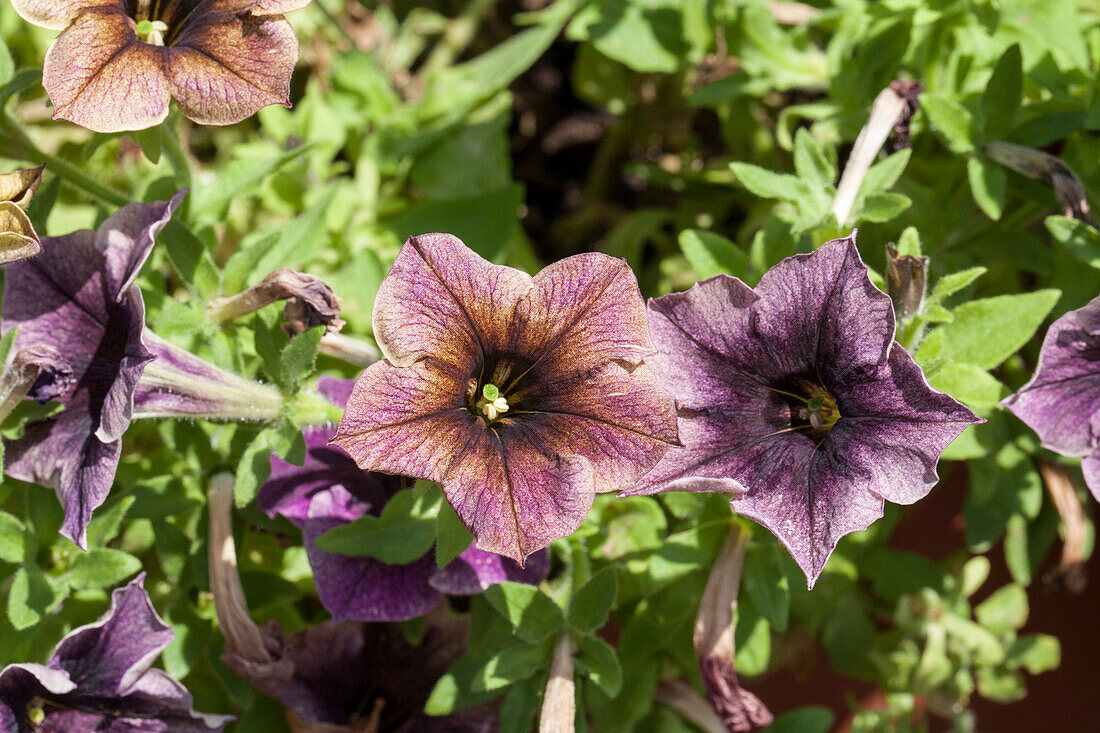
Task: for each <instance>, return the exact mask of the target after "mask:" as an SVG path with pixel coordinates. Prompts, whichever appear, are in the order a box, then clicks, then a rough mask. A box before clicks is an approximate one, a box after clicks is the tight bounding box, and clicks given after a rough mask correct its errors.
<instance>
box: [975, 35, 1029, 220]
mask: <svg viewBox="0 0 1100 733" xmlns="http://www.w3.org/2000/svg"><path fill="white" fill-rule="evenodd" d="M1023 94H1024V69H1023V57H1022V56H1021V54H1020V46H1019V44H1015V43H1014V44H1012V45H1011V46H1009V47H1008V48H1007V49H1006V50H1005V52H1004V54H1003V55H1002V56H1001V58H1000V60H998V61H997V65H996V66H995V67H993V75H992V76H991V77H990V78H989V82H988V83H987V84H986V86H985V91H983V92H982V113H983V115H982V116H983V117H984V118H985V137H986V139H987V140H996V139H998V138H1002V137H1004V136H1005V135H1007V134H1008V133H1009V131H1010V130H1012V128H1013V127H1015V125H1016V119H1017V118H1018V117H1019V114H1020V103H1021V100H1022V99H1023ZM994 218H995V217H994Z"/></svg>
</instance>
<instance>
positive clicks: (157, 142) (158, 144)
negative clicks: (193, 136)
mask: <svg viewBox="0 0 1100 733" xmlns="http://www.w3.org/2000/svg"><path fill="white" fill-rule="evenodd" d="M126 134H127V136H129V138H130V139H131V140H133V141H134V142H136V143H137V144H138V147H140V148H141V152H142V153H144V154H145V158H146V159H147V160H148V161H149V162H150V163H152V164H153V165H156V164H157V163H159V162H160V154H161V151H162V150H163V148H164V136H165V135H170V134H172V133H169V132H165V131H164V128H163V126H162V125H157V126H156V127H149V128H146V129H144V130H134V131H132V132H128V133H126Z"/></svg>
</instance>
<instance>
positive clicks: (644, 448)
mask: <svg viewBox="0 0 1100 733" xmlns="http://www.w3.org/2000/svg"><path fill="white" fill-rule="evenodd" d="M374 334H375V337H376V338H377V340H378V343H379V345H380V346H381V348H382V352H383V355H384V356H385V360H384V361H380V362H378V363H376V364H373V365H371V366H370V367H368V368H367V369H366V371H364V372H363V373H362V374H361V375H360V376H359V379H358V380H357V381H356V383H355V389H354V391H353V392H352V395H351V399H350V400H349V401H348V409H347V411H346V412H345V413H344V418H343V420H342V421H341V423H340V428H339V430H338V431H337V434H336V437H335V438H334V439H333V442H334V443H335V444H337V445H339V446H340V447H341V448H344V449H345V450H346V451H347V452H348V453H349V454H350V455H351V457H352V458H354V459H355V460H356V462H357V463H358V464H359V466H360V467H361V468H364V469H367V470H372V471H384V472H386V473H393V474H399V475H403V476H411V477H415V478H425V479H429V480H432V481H439V482H440V483H441V484H442V486H443V492H444V494H445V495H446V497H447V500H448V501H449V502H450V503H451V506H453V507H454V509H455V511H456V512H457V513H458V515H459V517H461V518H462V521H463V522H465V524H466V526H467V527H469V528H470V529H471V530H472V531H473V533H474V535H475V536H476V537H477V543H478V547H480V548H481V549H483V550H488V551H490V552H496V553H499V554H502V555H507V556H508V557H512V558H514V559H515V560H517V561H518V562H521V563H522V562H523V561H524V558H526V557H527V556H528V555H530V554H531V553H532V552H534V551H536V550H538V549H541V548H543V547H545V546H546V545H548V544H549V543H550V542H552V541H553V540H555V539H557V538H559V537H564V536H566V535H568V534H570V533H572V532H573V531H574V530H575V529H576V528H577V527H578V526H579V525H580V523H581V521H582V520H583V519H584V517H585V515H586V514H587V513H588V510H589V508H590V507H591V506H592V500H593V496H594V493H595V492H597V491H613V490H619V489H625V488H627V487H629V486H632V485H633V484H634V482H635V481H637V479H638V477H639V476H640V475H641V474H642V473H643V472H645V471H646V470H647V469H649V468H650V467H651V466H652V465H653V464H655V463H656V462H657V460H658V459H659V458H660V457H661V455H663V454H664V452H665V451H666V450H667V449H668V446H669V445H670V444H675V443H676V442H677V439H676V419H675V418H676V416H675V411H674V408H673V402H672V398H671V397H669V396H668V395H667V394H666V393H665V392H664V391H663V390H662V389H661V388H660V387H659V386H657V383H656V381H655V380H654V378H653V376H652V374H651V373H650V370H649V367H648V366H646V365H645V364H644V363H643V361H642V360H643V358H644V357H646V356H647V355H649V354H651V353H652V351H653V348H652V345H651V341H650V338H649V332H648V330H647V327H646V318H645V310H644V308H643V303H642V300H641V297H640V295H639V292H638V284H637V281H636V280H635V279H634V274H633V273H632V272H631V270H630V268H629V267H628V266H627V264H626V263H625V262H624V261H622V260H616V259H613V258H611V257H608V256H606V255H603V254H598V253H589V254H582V255H577V256H575V257H570V258H568V259H565V260H562V261H560V262H557V263H555V264H553V265H550V266H549V267H547V268H545V269H544V270H542V271H541V272H540V273H539V274H538V275H536V276H535V277H533V278H532V277H531V276H529V275H527V274H525V273H522V272H520V271H518V270H514V269H512V268H510V267H502V266H499V265H493V264H490V263H489V262H486V261H485V260H483V259H482V258H480V257H478V256H477V255H476V254H475V253H474V252H472V251H471V250H470V249H468V248H467V247H466V246H465V245H464V244H463V243H462V242H461V241H459V240H458V239H457V238H455V237H453V236H451V235H448V234H427V235H423V236H419V237H412V238H411V239H409V240H408V241H407V242H406V243H405V246H404V247H402V249H401V252H400V254H399V255H398V257H397V260H396V261H395V262H394V265H393V268H392V269H391V270H390V272H389V275H387V276H386V278H385V280H383V282H382V285H381V287H380V288H379V290H378V296H377V299H376V300H375V304H374Z"/></svg>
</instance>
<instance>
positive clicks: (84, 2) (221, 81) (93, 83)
mask: <svg viewBox="0 0 1100 733" xmlns="http://www.w3.org/2000/svg"><path fill="white" fill-rule="evenodd" d="M12 4H13V5H14V6H15V10H16V12H18V13H19V14H20V15H21V16H23V18H25V19H26V20H28V21H30V22H31V23H34V24H35V25H40V26H42V27H44V28H54V29H59V30H62V33H61V34H60V35H59V36H58V37H57V38H56V39H55V40H54V42H53V44H52V45H51V46H50V49H49V50H48V51H47V52H46V61H45V65H44V67H43V69H42V85H43V86H44V87H45V88H46V93H47V94H48V95H49V96H50V101H51V102H53V106H54V119H64V120H70V121H71V122H75V123H76V124H78V125H81V126H83V127H87V128H88V129H90V130H95V131H96V132H119V131H121V130H142V129H145V128H147V127H152V126H154V125H157V124H159V123H160V122H162V121H164V118H165V117H166V116H167V115H168V101H169V99H171V98H175V100H176V103H177V104H178V105H179V108H180V111H181V112H183V114H184V115H186V116H187V117H189V118H190V119H192V120H194V121H195V122H198V123H201V124H204V125H229V124H232V123H234V122H239V121H241V120H243V119H244V118H246V117H248V116H250V115H252V114H255V112H256V111H257V110H258V109H260V108H261V107H266V106H267V105H269V104H282V105H284V106H288V107H289V106H290V103H289V101H288V100H289V91H290V74H291V72H292V71H293V70H294V65H295V64H296V63H297V61H298V41H297V38H295V36H294V31H293V29H292V28H291V27H290V23H288V22H287V21H286V18H284V17H283V15H282V13H286V12H290V11H291V10H298V9H299V8H303V7H305V6H306V5H308V4H309V0H12Z"/></svg>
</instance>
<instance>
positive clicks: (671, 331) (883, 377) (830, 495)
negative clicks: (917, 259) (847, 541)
mask: <svg viewBox="0 0 1100 733" xmlns="http://www.w3.org/2000/svg"><path fill="white" fill-rule="evenodd" d="M649 311H650V317H651V319H650V328H651V330H652V332H653V338H654V341H655V342H656V344H657V347H658V349H659V354H658V355H657V356H656V357H653V358H652V359H650V360H649V361H651V363H652V364H653V368H654V372H655V373H656V374H657V378H658V380H659V381H660V383H661V384H662V385H663V386H665V387H667V388H668V389H669V390H670V391H671V392H672V393H673V394H674V395H675V396H676V400H677V403H678V405H679V408H680V438H681V440H682V441H683V442H684V447H683V448H673V449H671V450H670V451H669V452H668V453H667V454H666V455H665V457H664V458H663V459H662V460H661V462H660V463H659V464H658V465H657V466H656V467H655V468H654V469H653V470H652V471H650V472H649V473H648V474H646V475H645V476H643V477H642V479H641V481H640V482H639V484H638V486H636V487H635V488H633V489H630V490H628V491H627V492H626V493H628V494H651V493H656V492H659V491H725V492H730V493H735V494H743V495H742V496H739V497H737V498H735V499H734V500H733V508H734V510H735V511H737V512H739V513H741V514H743V515H745V516H747V517H750V518H752V519H755V520H756V521H758V522H760V523H762V524H763V525H764V526H766V527H768V528H769V529H770V530H771V531H773V532H774V533H775V534H776V536H777V537H779V539H780V541H782V542H783V544H784V545H786V546H787V549H788V550H790V552H791V554H792V555H793V556H794V559H795V560H796V561H797V562H798V564H799V565H800V566H801V567H802V569H803V571H805V573H806V577H807V579H808V581H809V584H810V586H811V587H812V586H813V584H814V582H815V581H816V580H817V577H818V575H820V574H821V570H822V568H824V566H825V561H826V560H827V559H828V557H829V555H830V553H832V551H833V549H834V548H835V547H836V543H837V540H839V539H840V538H841V537H843V536H844V535H846V534H848V533H850V532H855V531H858V530H861V529H865V528H866V527H867V526H868V525H870V524H871V522H873V521H874V520H875V519H877V518H878V517H880V516H882V508H883V500H884V499H889V500H890V501H894V502H898V503H901V504H910V503H912V502H915V501H916V500H917V499H920V498H921V497H923V496H924V495H925V494H927V493H928V491H929V490H930V489H931V488H932V486H933V485H934V484H935V483H936V481H937V480H938V476H937V475H936V463H937V461H938V460H939V456H940V453H942V452H943V450H944V449H945V448H946V447H947V446H948V444H949V443H951V441H952V440H954V439H955V437H956V436H957V435H958V434H959V433H960V432H961V431H962V430H963V429H964V428H965V427H966V426H968V425H970V424H972V423H975V422H980V420H979V418H977V417H975V416H974V414H973V413H971V412H970V410H968V409H967V408H965V407H963V406H962V405H961V404H959V403H958V402H957V401H956V400H954V399H953V398H952V397H950V396H949V395H946V394H943V393H940V392H937V391H936V390H934V389H932V388H931V387H929V386H928V383H927V381H926V380H925V378H924V374H923V373H922V372H921V370H920V367H918V366H917V365H916V363H915V362H914V361H913V359H912V357H910V356H909V353H908V352H907V351H905V349H903V348H902V347H901V346H899V345H897V344H895V343H894V342H893V339H894V310H893V307H892V306H891V303H890V298H889V297H888V296H887V295H886V294H885V293H883V292H881V291H880V290H878V289H877V288H875V286H874V285H872V284H871V281H870V279H869V278H868V276H867V268H866V267H865V266H864V264H863V262H862V261H861V260H860V258H859V252H858V251H857V250H856V244H855V234H854V233H853V234H852V235H851V236H849V237H847V238H845V239H838V240H833V241H832V242H828V243H826V244H824V245H822V246H821V248H820V249H818V250H817V251H816V252H814V253H812V254H808V255H796V256H794V257H790V258H787V259H786V260H784V261H783V262H780V263H779V264H778V265H776V266H775V267H773V268H772V269H771V270H769V271H768V272H767V273H765V275H764V277H763V278H761V280H760V284H759V285H758V286H757V287H756V289H755V290H753V289H752V288H750V287H749V286H747V285H745V284H744V283H743V282H741V281H740V280H738V279H736V278H732V277H728V276H725V275H720V276H718V277H713V278H710V279H709V280H704V281H702V282H699V283H696V284H695V285H694V286H693V287H692V288H691V289H690V290H688V291H687V292H684V293H674V294H671V295H666V296H663V297H661V298H657V299H656V300H653V301H650V305H649Z"/></svg>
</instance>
